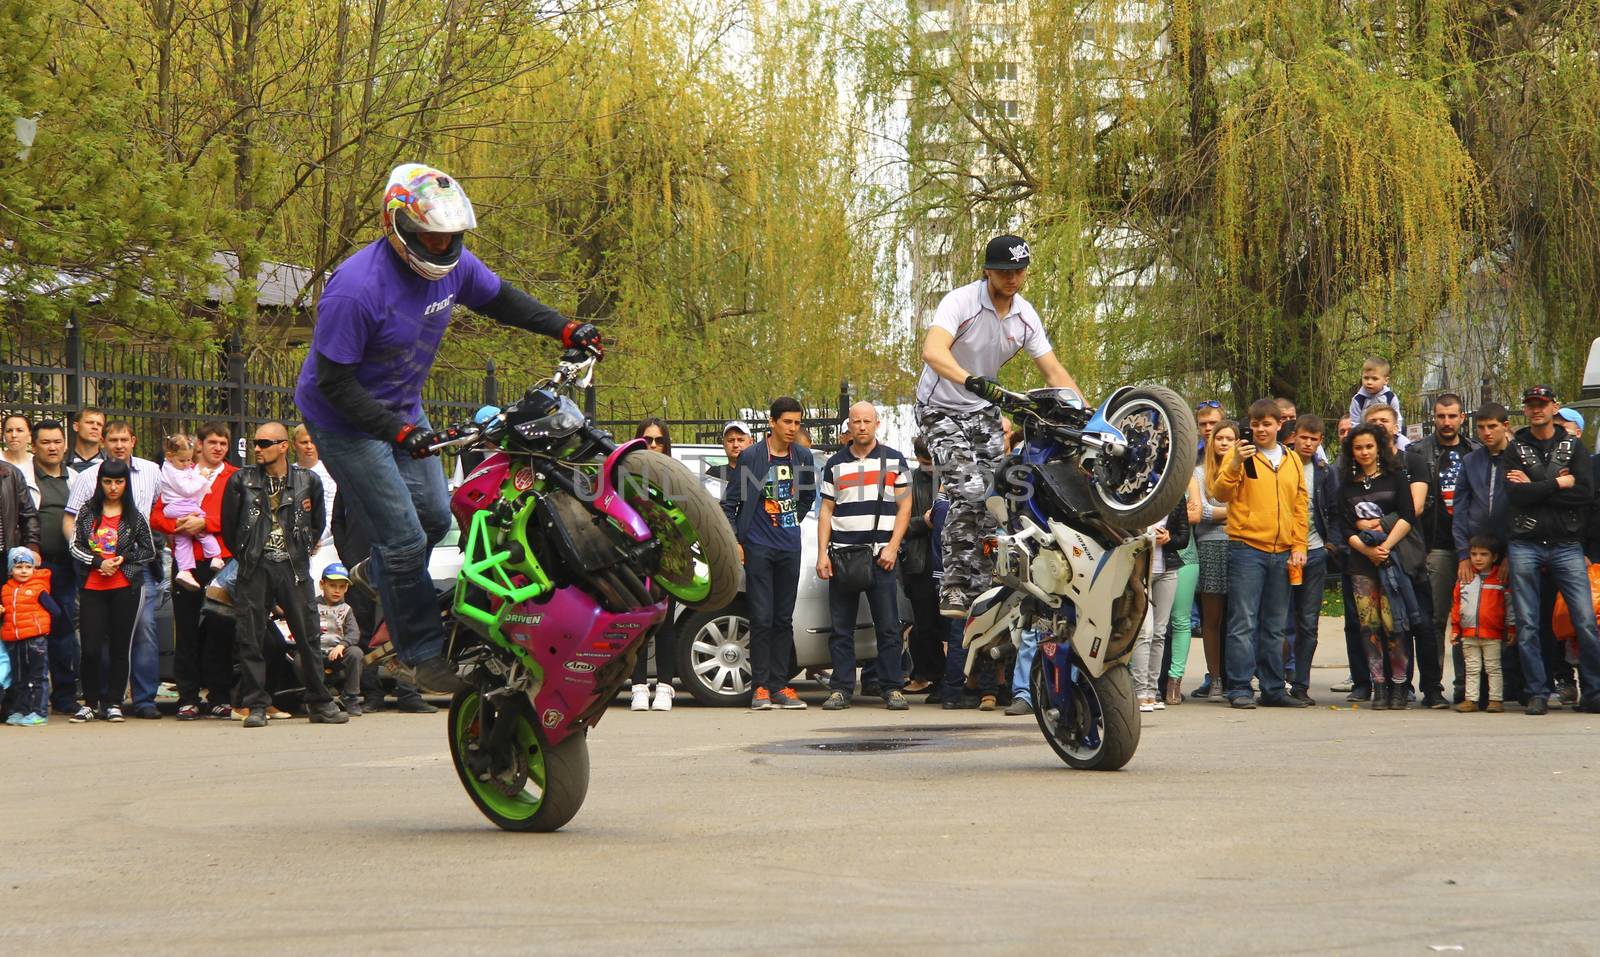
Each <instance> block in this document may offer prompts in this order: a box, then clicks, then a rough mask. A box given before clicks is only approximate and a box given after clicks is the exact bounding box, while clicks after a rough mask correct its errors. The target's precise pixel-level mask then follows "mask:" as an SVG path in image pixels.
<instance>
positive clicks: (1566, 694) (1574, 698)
mask: <svg viewBox="0 0 1600 957" xmlns="http://www.w3.org/2000/svg"><path fill="white" fill-rule="evenodd" d="M1556 697H1558V698H1560V699H1561V703H1562V704H1564V705H1566V706H1567V707H1569V708H1570V707H1572V706H1573V705H1575V704H1577V703H1578V686H1577V685H1576V684H1574V683H1573V682H1571V681H1565V680H1563V681H1557V682H1556Z"/></svg>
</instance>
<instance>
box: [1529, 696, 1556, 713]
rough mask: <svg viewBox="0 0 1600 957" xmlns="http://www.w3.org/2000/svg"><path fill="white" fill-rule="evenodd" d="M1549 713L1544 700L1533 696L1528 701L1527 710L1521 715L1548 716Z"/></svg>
mask: <svg viewBox="0 0 1600 957" xmlns="http://www.w3.org/2000/svg"><path fill="white" fill-rule="evenodd" d="M1549 713H1550V707H1549V705H1548V704H1547V703H1546V701H1545V699H1544V698H1542V697H1540V696H1538V695H1534V696H1533V697H1532V698H1529V699H1528V707H1527V710H1525V711H1524V712H1523V714H1549Z"/></svg>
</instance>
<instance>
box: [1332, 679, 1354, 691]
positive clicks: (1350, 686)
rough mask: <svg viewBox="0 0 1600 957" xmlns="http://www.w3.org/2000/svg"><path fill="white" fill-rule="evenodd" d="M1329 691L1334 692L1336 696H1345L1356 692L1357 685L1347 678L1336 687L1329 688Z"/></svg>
mask: <svg viewBox="0 0 1600 957" xmlns="http://www.w3.org/2000/svg"><path fill="white" fill-rule="evenodd" d="M1328 690H1329V691H1331V692H1333V693H1334V694H1344V693H1345V692H1347V691H1354V690H1356V683H1355V682H1354V681H1351V680H1350V679H1349V678H1346V679H1345V680H1343V681H1341V682H1339V683H1338V684H1336V685H1334V686H1333V687H1331V688H1329V689H1328Z"/></svg>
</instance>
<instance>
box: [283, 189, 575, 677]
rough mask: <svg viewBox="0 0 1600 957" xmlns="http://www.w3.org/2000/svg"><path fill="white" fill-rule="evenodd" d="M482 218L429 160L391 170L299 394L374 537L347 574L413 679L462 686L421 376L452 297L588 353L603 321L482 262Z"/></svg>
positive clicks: (440, 495) (344, 270) (321, 320)
mask: <svg viewBox="0 0 1600 957" xmlns="http://www.w3.org/2000/svg"><path fill="white" fill-rule="evenodd" d="M477 225H478V221H477V218H476V217H475V216H474V215H473V212H472V203H470V202H469V201H468V200H467V194H466V192H465V191H464V190H463V189H462V187H461V184H460V183H459V182H457V181H456V180H455V179H453V178H451V177H449V176H446V175H445V174H444V173H442V172H440V171H439V170H437V169H434V168H432V167H430V166H423V165H420V164H415V163H408V164H405V165H403V166H398V167H396V168H395V170H394V172H392V173H390V174H389V183H388V186H387V188H386V189H385V190H384V194H383V233H384V236H383V239H380V240H376V241H374V242H373V243H372V244H371V245H369V246H367V247H366V248H365V249H362V250H361V251H360V252H358V253H356V254H355V255H353V256H351V257H350V258H349V259H346V260H345V261H344V262H343V263H341V264H340V265H339V268H338V269H336V270H335V271H334V273H333V275H332V276H331V277H330V278H329V280H328V286H327V289H326V290H325V291H324V292H323V294H322V298H321V300H319V301H318V302H317V324H316V330H315V332H314V333H313V335H312V340H311V352H310V354H309V355H307V356H306V363H305V366H304V367H303V368H302V369H301V370H300V381H299V383H298V385H297V386H296V388H295V402H296V403H297V404H298V405H299V406H300V410H301V412H302V413H303V414H304V415H305V419H306V427H307V428H308V429H309V430H310V432H311V436H312V438H313V439H314V440H315V441H316V443H317V448H318V450H319V451H320V452H321V453H322V457H323V461H325V462H326V463H327V466H328V471H329V472H330V473H332V475H333V478H334V480H335V481H336V482H338V483H339V488H340V490H341V491H342V492H344V497H345V501H346V503H347V506H348V507H349V508H350V509H351V510H352V512H353V515H354V517H356V518H358V519H359V520H361V521H362V522H363V523H364V524H365V525H366V527H367V529H368V531H369V532H370V534H371V536H372V554H371V557H370V559H369V560H367V561H364V562H361V563H360V564H359V565H358V566H357V567H356V568H354V569H352V570H351V571H352V575H351V577H352V578H353V579H355V580H356V581H357V582H358V583H359V584H363V585H364V586H366V587H368V588H369V590H375V591H376V592H377V594H378V596H379V597H380V599H381V600H382V603H383V608H384V610H385V617H386V619H387V620H388V622H389V633H390V635H391V636H392V638H393V640H394V643H395V651H396V653H397V654H398V656H399V658H400V660H401V662H403V663H404V664H405V665H406V666H408V667H410V668H411V669H413V670H414V672H415V678H416V683H417V684H418V685H419V686H421V687H422V688H425V689H428V690H431V691H436V692H453V691H456V690H459V689H461V688H462V687H464V685H463V684H462V682H461V681H460V678H459V677H458V676H457V674H456V672H455V669H454V668H453V667H452V666H451V665H450V663H449V661H448V660H446V658H445V657H444V629H443V627H442V625H441V624H440V620H439V609H438V605H437V602H436V600H435V597H434V586H433V580H432V578H430V577H429V575H428V555H429V553H430V552H431V551H432V549H433V546H434V544H435V543H436V542H438V541H439V539H440V538H442V537H443V536H444V533H445V532H446V531H447V530H448V529H449V527H450V501H449V497H448V494H447V493H446V491H445V483H444V472H443V470H442V469H440V468H439V466H438V464H437V463H434V462H426V461H423V459H425V458H426V457H427V455H428V452H427V450H428V447H429V446H430V445H433V444H435V443H436V442H438V441H439V439H438V438H437V437H436V435H435V433H434V431H433V429H432V426H431V425H430V424H429V422H428V418H427V416H425V415H423V414H422V385H423V383H424V382H425V381H426V380H427V378H428V372H429V370H430V369H432V368H433V361H434V357H435V356H436V355H437V353H438V351H439V343H440V341H441V340H442V339H443V338H444V332H445V328H446V327H447V326H448V325H449V324H450V314H451V310H452V309H453V307H455V306H456V305H462V306H466V307H467V308H468V309H471V310H472V311H474V312H477V313H481V314H483V315H485V316H488V317H489V318H491V319H493V320H495V321H496V322H499V323H501V324H503V325H508V326H516V327H517V328H519V329H527V330H529V331H531V332H538V333H542V334H544V335H547V336H551V337H552V338H556V339H559V340H561V344H562V346H563V347H565V348H574V347H588V348H591V349H593V350H595V351H596V352H597V353H598V351H599V349H600V332H599V330H598V329H596V328H595V327H594V326H592V325H590V324H589V323H579V322H570V321H568V320H567V319H565V318H563V317H562V316H561V314H560V313H558V312H556V311H555V310H554V309H551V308H550V307H549V306H546V305H544V304H543V303H541V302H539V301H537V300H535V299H534V298H533V297H531V296H529V295H528V294H527V293H525V292H523V291H522V290H520V289H517V288H515V287H514V286H512V285H511V284H510V283H505V282H501V281H500V277H499V276H496V275H495V274H494V273H493V272H491V271H490V270H489V268H488V267H487V266H485V265H484V264H483V263H482V261H480V260H479V259H478V257H476V256H474V255H473V254H472V253H470V252H467V251H466V249H464V248H463V246H462V234H463V233H465V232H466V231H467V230H469V229H473V228H475V227H476V226H477Z"/></svg>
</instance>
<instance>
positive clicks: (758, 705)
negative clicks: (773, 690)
mask: <svg viewBox="0 0 1600 957" xmlns="http://www.w3.org/2000/svg"><path fill="white" fill-rule="evenodd" d="M771 707H772V695H770V694H768V693H767V689H765V688H757V689H756V693H755V697H753V698H751V699H750V710H751V711H766V710H767V709H769V708H771Z"/></svg>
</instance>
